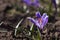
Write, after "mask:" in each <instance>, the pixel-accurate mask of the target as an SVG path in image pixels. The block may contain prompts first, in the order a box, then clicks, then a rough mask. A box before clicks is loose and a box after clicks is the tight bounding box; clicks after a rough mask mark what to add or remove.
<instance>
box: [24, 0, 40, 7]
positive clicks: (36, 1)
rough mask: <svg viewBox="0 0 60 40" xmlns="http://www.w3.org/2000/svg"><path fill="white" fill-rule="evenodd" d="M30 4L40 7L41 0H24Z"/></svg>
mask: <svg viewBox="0 0 60 40" xmlns="http://www.w3.org/2000/svg"><path fill="white" fill-rule="evenodd" d="M23 2H24V3H26V4H27V5H28V6H35V7H40V3H39V0H23Z"/></svg>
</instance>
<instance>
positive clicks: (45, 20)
mask: <svg viewBox="0 0 60 40" xmlns="http://www.w3.org/2000/svg"><path fill="white" fill-rule="evenodd" d="M47 23H48V16H46V17H45V18H44V19H43V23H42V24H43V26H45V25H46V24H47Z"/></svg>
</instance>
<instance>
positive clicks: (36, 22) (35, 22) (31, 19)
mask: <svg viewBox="0 0 60 40" xmlns="http://www.w3.org/2000/svg"><path fill="white" fill-rule="evenodd" d="M28 19H29V20H30V21H31V22H32V23H34V24H35V25H36V26H37V27H40V24H39V23H38V21H37V20H35V19H33V18H31V17H28Z"/></svg>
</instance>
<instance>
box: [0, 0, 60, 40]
mask: <svg viewBox="0 0 60 40" xmlns="http://www.w3.org/2000/svg"><path fill="white" fill-rule="evenodd" d="M39 1H40V7H39V8H38V7H37V8H35V7H29V6H27V5H26V4H24V2H22V0H0V40H32V39H31V37H30V36H29V35H28V31H29V26H31V25H32V23H31V22H30V21H29V20H27V19H26V18H27V17H34V18H35V12H36V11H38V10H39V12H40V13H41V15H42V14H43V13H47V14H48V15H49V22H48V24H47V25H46V27H44V29H43V31H42V32H41V37H42V40H60V0H56V4H57V5H56V7H57V8H56V7H55V6H54V3H53V2H52V0H39ZM22 18H23V21H22V23H21V25H20V26H19V28H18V29H17V30H18V31H17V35H16V36H14V29H15V27H16V25H17V24H18V22H19V21H20V20H21V19H22Z"/></svg>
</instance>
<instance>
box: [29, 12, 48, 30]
mask: <svg viewBox="0 0 60 40" xmlns="http://www.w3.org/2000/svg"><path fill="white" fill-rule="evenodd" d="M28 19H29V20H30V21H31V22H32V23H34V24H35V25H36V26H37V27H39V28H40V29H43V27H44V26H45V25H46V24H47V23H48V15H47V14H46V13H44V14H43V15H42V16H41V14H40V12H36V19H34V18H31V17H28Z"/></svg>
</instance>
